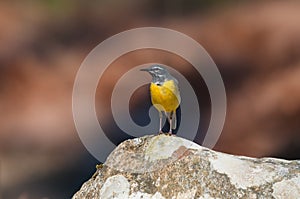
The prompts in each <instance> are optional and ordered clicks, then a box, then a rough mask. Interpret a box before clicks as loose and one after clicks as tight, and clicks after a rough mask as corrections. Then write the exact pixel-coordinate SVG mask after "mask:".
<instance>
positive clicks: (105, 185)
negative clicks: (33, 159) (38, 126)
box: [73, 135, 300, 199]
mask: <svg viewBox="0 0 300 199" xmlns="http://www.w3.org/2000/svg"><path fill="white" fill-rule="evenodd" d="M79 198H103V199H105V198H120V199H126V198H130V199H133V198H144V199H145V198H146V199H147V198H149V199H150V198H151V199H154V198H156V199H163V198H172V199H173V198H174V199H175V198H178V199H184V198H199V199H200V198H201V199H204V198H231V199H233V198H300V161H299V160H295V161H286V160H280V159H273V158H262V159H255V158H248V157H242V156H233V155H228V154H224V153H220V152H215V151H213V150H210V149H207V148H204V147H201V146H199V145H197V144H195V143H193V142H191V141H188V140H185V139H183V138H179V137H175V136H167V135H158V136H145V137H141V138H136V139H132V140H127V141H125V142H123V143H121V144H120V145H119V146H118V147H117V148H116V149H115V150H114V151H113V152H112V153H111V154H110V156H109V157H108V158H107V160H106V162H105V163H104V164H103V165H98V166H97V171H96V173H95V174H94V176H93V177H92V178H91V179H90V180H88V181H87V182H85V183H84V184H83V186H82V187H81V189H80V190H79V191H78V192H77V193H76V194H75V195H74V196H73V199H79Z"/></svg>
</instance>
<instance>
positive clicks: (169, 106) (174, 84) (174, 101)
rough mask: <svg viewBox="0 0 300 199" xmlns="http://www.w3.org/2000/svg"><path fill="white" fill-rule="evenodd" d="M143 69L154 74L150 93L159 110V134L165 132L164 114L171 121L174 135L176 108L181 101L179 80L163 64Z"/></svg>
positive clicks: (170, 132) (154, 104)
mask: <svg viewBox="0 0 300 199" xmlns="http://www.w3.org/2000/svg"><path fill="white" fill-rule="evenodd" d="M141 71H147V72H148V73H150V75H151V76H152V82H151V84H150V95H151V101H152V104H153V106H154V107H155V108H156V109H157V110H158V112H159V134H160V133H163V132H162V118H163V114H164V115H165V116H166V117H167V118H168V121H169V123H170V130H169V134H170V135H172V129H176V109H177V108H178V106H179V104H180V101H181V98H180V93H179V88H178V81H177V79H176V78H175V77H173V76H172V75H171V74H170V73H169V72H168V71H167V69H165V68H164V67H163V66H161V65H152V66H150V68H145V69H141Z"/></svg>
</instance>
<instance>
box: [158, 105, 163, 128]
mask: <svg viewBox="0 0 300 199" xmlns="http://www.w3.org/2000/svg"><path fill="white" fill-rule="evenodd" d="M162 119H163V114H162V112H161V111H159V131H158V134H162V133H164V132H162Z"/></svg>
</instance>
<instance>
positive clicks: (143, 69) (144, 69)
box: [140, 68, 150, 72]
mask: <svg viewBox="0 0 300 199" xmlns="http://www.w3.org/2000/svg"><path fill="white" fill-rule="evenodd" d="M140 71H147V72H149V71H150V69H149V68H142V69H140Z"/></svg>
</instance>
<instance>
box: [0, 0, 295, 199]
mask: <svg viewBox="0 0 300 199" xmlns="http://www.w3.org/2000/svg"><path fill="white" fill-rule="evenodd" d="M299 10H300V3H298V2H296V1H234V0H226V1H218V0H214V1H208V0H207V1H196V0H188V1H183V0H176V1H170V0H162V1H158V0H154V1H150V0H145V1H138V0H134V1H127V0H125V1H117V0H114V1H83V0H77V1H71V0H69V1H68V0H64V1H59V0H42V1H38V0H31V1H18V0H13V1H1V2H0V198H1V197H2V198H5V199H6V198H21V199H27V198H70V197H71V196H72V195H73V194H74V193H75V191H77V190H78V189H79V187H80V186H81V184H82V183H83V182H84V181H86V180H87V179H88V178H89V177H90V176H91V175H92V173H93V172H94V171H95V164H96V163H98V161H97V160H95V159H94V158H93V157H92V156H91V155H90V154H89V153H88V152H87V151H86V149H85V148H84V146H83V145H82V144H81V141H80V139H79V137H78V135H77V133H76V131H75V127H74V124H73V118H72V109H71V108H72V87H73V82H74V78H75V75H76V72H77V70H78V68H79V66H80V64H81V62H82V61H83V59H84V58H85V56H86V55H87V54H88V53H89V51H90V50H92V49H93V48H94V47H95V46H96V45H98V44H99V43H100V42H101V41H103V40H105V39H106V38H108V37H110V36H112V35H114V34H117V33H119V32H121V31H124V30H127V29H130V28H136V27H143V26H162V27H166V28H172V29H175V30H178V31H181V32H183V33H185V34H187V35H189V36H191V37H192V38H194V39H195V40H197V41H198V42H199V43H200V44H202V45H203V46H204V48H205V49H206V50H207V51H208V53H209V54H210V55H211V57H212V58H213V59H214V61H215V62H216V64H217V66H218V68H219V70H220V72H221V74H222V77H223V79H224V83H225V87H226V91H227V100H228V102H227V104H228V107H227V108H228V110H227V118H226V123H225V126H224V130H223V132H222V135H221V137H220V139H219V141H218V143H217V145H216V147H215V150H218V151H223V152H227V153H232V154H241V155H247V156H252V157H263V156H272V157H280V158H285V159H299V158H300V145H299V144H300V122H299V121H300V25H299V22H300V12H299ZM153 60H154V61H155V62H158V61H161V62H163V63H165V64H168V65H171V66H173V65H174V67H177V68H179V69H180V71H181V72H182V73H183V74H184V75H185V76H186V77H188V78H190V79H191V82H192V83H193V85H194V88H195V89H196V92H197V94H198V95H199V96H201V97H199V98H200V106H201V111H202V110H203V113H202V112H201V114H203V115H204V118H203V122H202V123H201V125H202V126H201V127H200V128H202V129H203V130H205V128H207V123H208V122H209V121H208V118H209V114H210V111H209V110H210V107H209V105H210V103H209V96H208V94H207V89H206V87H205V85H204V84H205V83H204V82H203V81H201V79H199V78H197V77H195V76H194V75H193V72H192V71H191V70H190V69H191V67H189V66H188V64H186V63H185V62H184V61H182V60H181V59H179V58H178V57H176V56H174V55H171V54H168V53H165V52H164V53H163V52H158V51H155V52H154V51H151V50H148V51H145V52H136V53H131V54H128V56H127V57H126V56H125V57H122V58H120V59H119V60H118V61H116V63H114V65H117V66H119V67H111V68H110V70H109V71H108V73H107V76H106V78H104V79H103V80H102V82H101V83H102V86H103V85H104V90H102V95H103V92H104V94H108V95H109V93H110V92H111V89H112V87H113V85H114V83H115V81H116V80H117V79H118V77H120V76H121V75H122V74H123V73H124V72H126V70H128V69H129V68H130V67H132V66H135V65H136V64H142V63H145V62H149V61H152V62H153ZM140 92H141V94H140V95H139V94H138V93H137V94H136V100H135V102H136V103H134V104H133V109H134V110H136V111H137V112H139V114H140V115H143V114H145V113H147V112H146V111H145V110H143V109H144V108H145V107H144V106H141V104H140V103H139V102H140V101H141V100H143V101H147V100H148V97H149V96H147V94H148V92H147V90H146V88H144V90H142V91H140ZM102 95H100V94H99V93H98V94H97V102H98V103H104V104H105V103H109V99H108V98H103V96H102ZM142 98H144V99H142ZM201 98H202V99H203V100H202V101H201ZM101 111H103V112H102V113H101V115H102V118H104V119H106V121H104V123H106V124H107V125H108V129H111V130H112V131H113V132H110V133H112V134H114V135H113V136H112V138H111V139H112V140H115V142H116V143H118V142H121V141H122V140H124V139H126V138H128V137H126V136H124V135H122V136H121V138H120V137H118V136H116V132H114V129H116V128H115V127H114V124H113V122H112V121H111V120H110V118H111V117H110V113H109V110H101ZM103 115H104V116H103ZM205 116H206V117H205ZM110 125H111V128H110V127H109V126H110ZM116 131H117V129H116ZM198 133H199V136H198V137H197V139H196V140H195V141H196V142H198V143H200V144H201V138H202V137H203V135H201V129H200V132H198ZM117 135H118V134H117ZM113 137H115V138H113Z"/></svg>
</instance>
